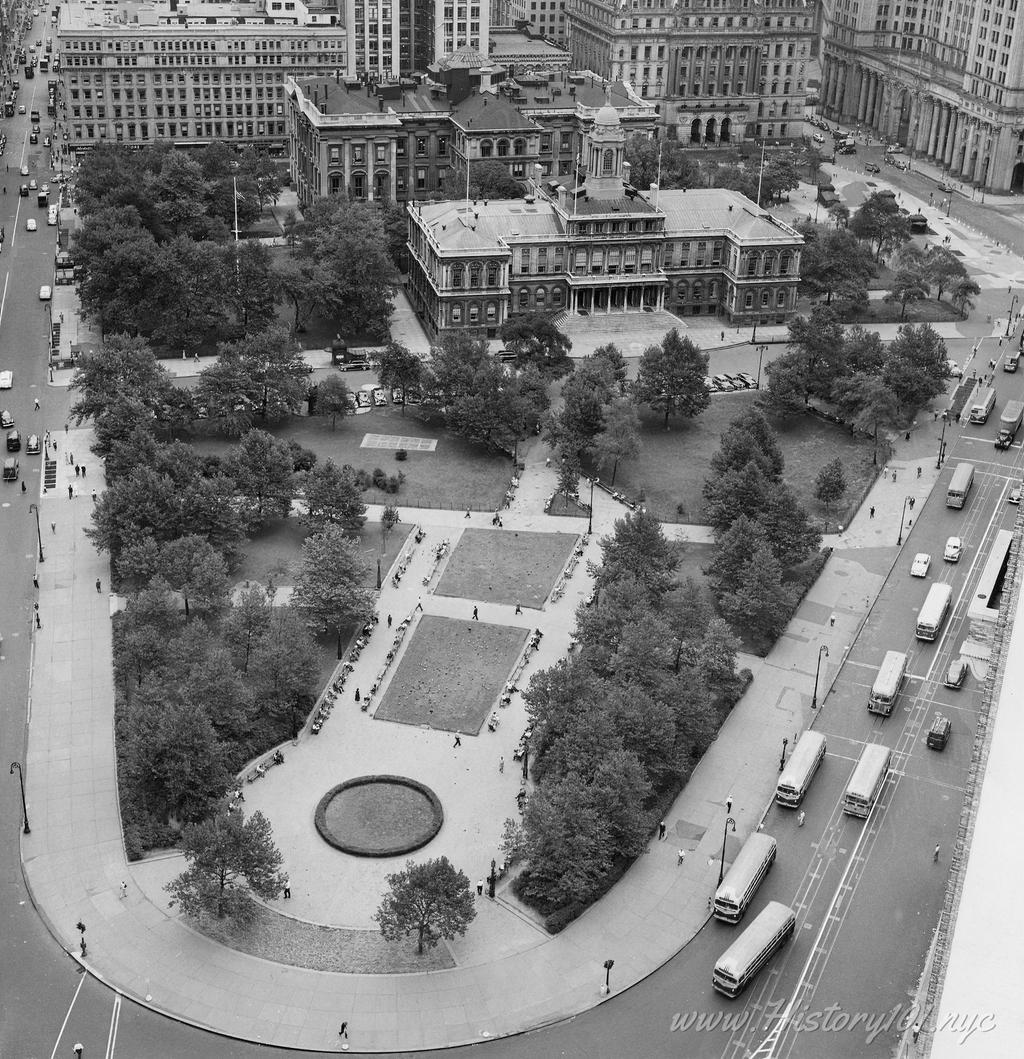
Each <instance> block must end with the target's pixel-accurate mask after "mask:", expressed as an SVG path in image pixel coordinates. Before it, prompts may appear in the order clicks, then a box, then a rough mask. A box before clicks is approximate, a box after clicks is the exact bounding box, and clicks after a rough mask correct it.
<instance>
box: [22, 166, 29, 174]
mask: <svg viewBox="0 0 1024 1059" xmlns="http://www.w3.org/2000/svg"><path fill="white" fill-rule="evenodd" d="M21 175H22V176H28V166H27V165H23V166H22V167H21Z"/></svg>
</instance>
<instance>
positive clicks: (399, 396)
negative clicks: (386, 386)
mask: <svg viewBox="0 0 1024 1059" xmlns="http://www.w3.org/2000/svg"><path fill="white" fill-rule="evenodd" d="M391 403H392V404H405V394H404V392H403V391H402V387H401V386H392V387H391Z"/></svg>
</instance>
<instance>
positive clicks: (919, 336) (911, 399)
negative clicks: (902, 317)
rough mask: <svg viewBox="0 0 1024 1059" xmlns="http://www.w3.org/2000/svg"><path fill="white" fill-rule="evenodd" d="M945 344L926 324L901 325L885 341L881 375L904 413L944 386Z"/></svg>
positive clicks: (947, 376) (926, 402)
mask: <svg viewBox="0 0 1024 1059" xmlns="http://www.w3.org/2000/svg"><path fill="white" fill-rule="evenodd" d="M948 362H949V354H948V351H947V349H946V343H945V342H944V341H943V340H942V339H941V338H940V337H939V334H938V332H936V331H935V329H934V328H932V327H930V326H929V325H928V324H919V325H917V326H914V325H912V324H904V325H903V326H902V327H900V329H899V330H898V331H897V332H896V337H895V338H894V339H893V341H892V342H891V343H890V344H889V355H888V357H887V359H886V363H885V367H884V369H883V373H882V377H883V379H884V380H885V384H886V386H888V387H889V389H890V390H892V392H893V394H894V395H895V396H896V400H897V401H898V402H899V405H900V411H901V412H902V413H903V415H904V416H907V417H909V416H911V415H912V414H913V413H914V412H916V411H917V409H919V408H921V407H923V406H924V405H926V404H928V402H929V401H931V400H932V398H933V397H937V396H938V395H939V394H940V393H942V392H943V391H944V390H945V388H946V380H947V379H948V378H949V363H948Z"/></svg>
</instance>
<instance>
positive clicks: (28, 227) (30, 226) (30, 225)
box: [25, 217, 39, 232]
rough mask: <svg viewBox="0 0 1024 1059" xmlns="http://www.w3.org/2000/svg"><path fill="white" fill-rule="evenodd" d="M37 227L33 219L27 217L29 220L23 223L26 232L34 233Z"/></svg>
mask: <svg viewBox="0 0 1024 1059" xmlns="http://www.w3.org/2000/svg"><path fill="white" fill-rule="evenodd" d="M38 227H39V225H37V224H36V219H35V217H29V219H28V220H27V221H26V222H25V231H26V232H34V231H35V230H36V229H37V228H38Z"/></svg>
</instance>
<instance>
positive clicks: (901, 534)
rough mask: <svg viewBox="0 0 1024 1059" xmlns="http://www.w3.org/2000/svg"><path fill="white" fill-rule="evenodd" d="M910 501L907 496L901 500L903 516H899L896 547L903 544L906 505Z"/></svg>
mask: <svg viewBox="0 0 1024 1059" xmlns="http://www.w3.org/2000/svg"><path fill="white" fill-rule="evenodd" d="M910 499H911V498H910V497H909V496H905V497H904V498H903V514H902V515H900V535H899V536H898V537H897V538H896V545H897V547H898V546H899V545H901V544H902V543H903V527H904V525H905V524H906V521H907V504H908V503H909V502H910Z"/></svg>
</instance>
